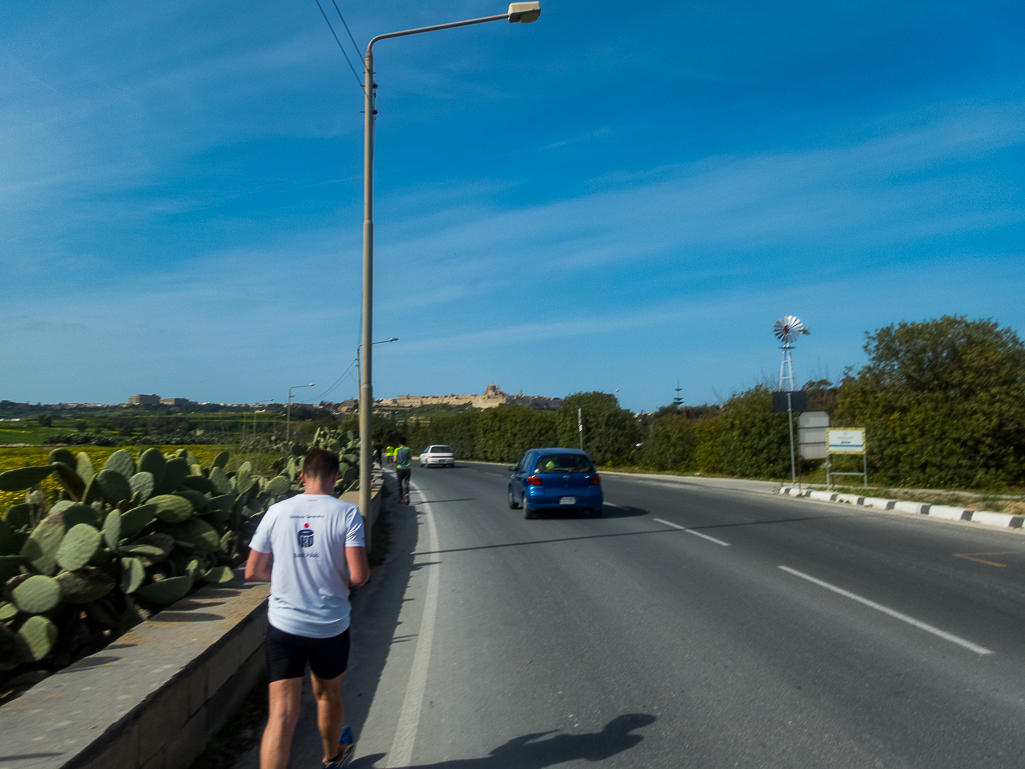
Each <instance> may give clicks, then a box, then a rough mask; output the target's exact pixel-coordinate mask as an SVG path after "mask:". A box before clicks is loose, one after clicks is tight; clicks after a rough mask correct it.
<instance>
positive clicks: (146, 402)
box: [128, 395, 160, 406]
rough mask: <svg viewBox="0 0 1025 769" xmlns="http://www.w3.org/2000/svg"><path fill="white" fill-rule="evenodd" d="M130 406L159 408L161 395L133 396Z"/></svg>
mask: <svg viewBox="0 0 1025 769" xmlns="http://www.w3.org/2000/svg"><path fill="white" fill-rule="evenodd" d="M128 405H129V406H159V405H160V396H159V395H133V396H132V397H130V398H129V399H128Z"/></svg>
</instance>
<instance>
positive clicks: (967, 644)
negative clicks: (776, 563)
mask: <svg viewBox="0 0 1025 769" xmlns="http://www.w3.org/2000/svg"><path fill="white" fill-rule="evenodd" d="M779 568H781V569H782V570H783V571H785V572H786V573H787V574H793V575H794V576H795V577H800V578H801V579H806V580H808V581H809V582H811V583H812V584H814V585H818V586H819V587H824V588H826V590H832V591H833V592H834V593H837V594H838V595H842V596H844V597H845V598H850V599H851V600H852V601H857V602H858V603H861V604H864V605H865V606H868V607H869V608H871V609H875V610H876V611H881V612H882V613H883V614H887V615H889V616H891V617H893V618H894V619H899V620H900V621H901V622H907V623H908V624H909V625H913V626H914V627H917V628H918V629H919V630H924V631H926V632H927V633H932V634H933V635H935V636H939V637H940V638H942V639H943V640H944V641H950V642H951V643H955V644H957V645H958V646H963V647H964V648H965V649H968V650H970V651H973V652H975V653H976V654H980V655H984V654H992V653H993V652H992V651H990V650H989V649H987V648H986V647H984V646H979V645H978V644H973V643H972V642H971V641H966V640H965V639H963V638H960V637H959V636H956V635H954V634H953V633H948V632H946V631H945V630H940V629H939V628H937V627H933V626H932V625H929V624H926V623H925V622H922V621H921V620H917V619H915V618H914V617H909V616H908V615H907V614H901V613H900V612H899V611H894V610H893V609H890V608H888V607H886V606H883V605H882V604H878V603H876V602H875V601H870V600H868V599H867V598H862V597H861V596H860V595H855V594H854V593H851V592H849V591H847V590H844V589H843V588H840V587H837V586H836V585H830V584H829V583H828V582H823V581H822V580H821V579H815V577H810V576H808V575H807V574H802V573H801V572H799V571H797V570H795V569H791V568H790V567H789V566H780V567H779Z"/></svg>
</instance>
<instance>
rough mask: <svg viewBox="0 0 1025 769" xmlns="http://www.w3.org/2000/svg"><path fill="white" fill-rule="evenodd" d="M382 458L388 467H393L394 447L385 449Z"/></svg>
mask: <svg viewBox="0 0 1025 769" xmlns="http://www.w3.org/2000/svg"><path fill="white" fill-rule="evenodd" d="M384 456H385V460H386V462H387V464H388V467H393V466H394V465H395V447H394V446H389V447H388V448H386V449H385V450H384Z"/></svg>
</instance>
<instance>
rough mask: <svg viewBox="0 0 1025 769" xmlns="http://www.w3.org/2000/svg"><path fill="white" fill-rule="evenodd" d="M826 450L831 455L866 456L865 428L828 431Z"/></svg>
mask: <svg viewBox="0 0 1025 769" xmlns="http://www.w3.org/2000/svg"><path fill="white" fill-rule="evenodd" d="M826 450H827V451H828V452H829V453H830V454H864V453H865V428H864V427H850V428H844V429H839V428H836V427H833V428H829V429H827V430H826Z"/></svg>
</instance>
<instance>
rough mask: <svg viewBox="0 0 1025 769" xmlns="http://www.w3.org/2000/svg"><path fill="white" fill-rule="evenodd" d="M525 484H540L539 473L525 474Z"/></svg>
mask: <svg viewBox="0 0 1025 769" xmlns="http://www.w3.org/2000/svg"><path fill="white" fill-rule="evenodd" d="M527 485H528V486H540V485H541V476H540V475H528V476H527Z"/></svg>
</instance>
